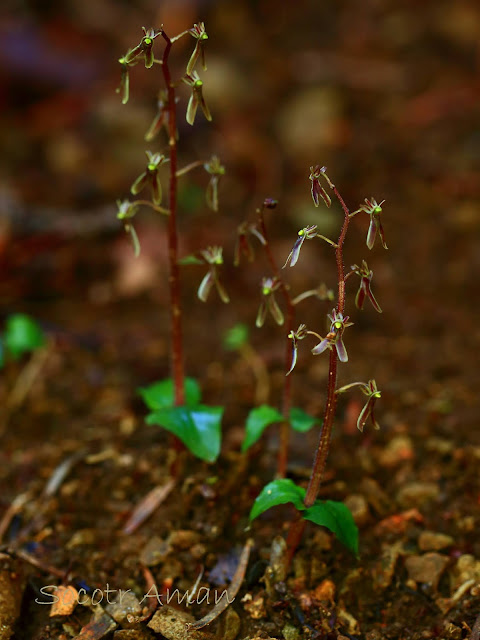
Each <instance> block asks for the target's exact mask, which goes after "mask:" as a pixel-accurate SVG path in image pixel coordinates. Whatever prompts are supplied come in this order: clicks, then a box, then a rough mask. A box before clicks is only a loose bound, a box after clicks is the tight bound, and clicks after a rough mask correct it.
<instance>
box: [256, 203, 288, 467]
mask: <svg viewBox="0 0 480 640" xmlns="http://www.w3.org/2000/svg"><path fill="white" fill-rule="evenodd" d="M264 212H265V207H262V208H261V209H260V212H259V213H260V233H261V234H262V236H263V237H264V238H265V253H266V255H267V259H268V262H269V263H270V267H271V269H272V272H273V275H274V276H275V277H276V278H277V280H278V282H279V283H280V290H281V292H282V295H283V297H284V299H285V307H286V315H285V336H286V337H285V371H286V372H287V371H288V370H289V369H290V364H291V360H292V343H291V340H290V338H289V335H290V332H291V331H293V324H294V322H295V306H294V304H293V300H292V297H291V296H290V292H289V290H288V287H287V285H286V284H285V282H284V280H283V278H282V272H281V269H279V268H278V265H277V263H276V261H275V258H274V256H273V253H272V250H271V248H270V243H269V242H268V235H267V228H266V225H265V217H264ZM282 395H283V397H282V415H283V418H284V420H283V422H282V424H281V425H280V445H279V448H278V459H277V477H278V478H284V477H285V475H286V473H287V461H288V444H289V439H290V438H289V436H290V409H291V406H292V377H291V376H284V382H283V394H282Z"/></svg>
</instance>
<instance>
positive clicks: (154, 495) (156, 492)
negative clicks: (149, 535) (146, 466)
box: [123, 478, 175, 535]
mask: <svg viewBox="0 0 480 640" xmlns="http://www.w3.org/2000/svg"><path fill="white" fill-rule="evenodd" d="M174 486H175V480H174V479H173V478H170V479H169V480H167V482H166V483H165V484H162V485H159V486H157V487H154V488H153V489H152V490H151V491H149V492H148V493H147V495H146V496H145V497H144V498H143V499H142V500H141V501H140V503H139V504H138V505H137V506H136V507H135V509H134V510H133V512H132V515H131V516H130V517H129V519H128V521H127V523H126V524H125V526H124V527H123V532H124V533H126V534H127V535H130V534H131V533H133V532H134V531H136V530H137V529H138V527H140V525H142V524H143V523H144V522H145V520H146V519H147V518H149V517H150V516H151V515H152V513H153V512H154V511H155V509H157V508H158V507H159V506H160V505H161V504H162V502H163V501H164V500H165V498H166V497H167V496H168V494H169V493H170V491H171V490H172V489H173V487H174Z"/></svg>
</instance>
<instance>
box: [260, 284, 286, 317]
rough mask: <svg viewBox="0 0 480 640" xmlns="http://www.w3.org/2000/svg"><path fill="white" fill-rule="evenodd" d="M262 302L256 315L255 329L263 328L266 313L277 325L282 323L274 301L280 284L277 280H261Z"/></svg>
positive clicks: (279, 311) (280, 314)
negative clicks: (268, 313)
mask: <svg viewBox="0 0 480 640" xmlns="http://www.w3.org/2000/svg"><path fill="white" fill-rule="evenodd" d="M261 286H262V302H261V303H260V307H259V309H258V313H257V319H256V321H255V324H256V326H257V327H263V324H264V322H265V318H266V316H267V312H270V315H271V316H272V318H273V319H274V320H275V322H276V323H277V324H278V325H282V324H283V322H284V318H283V313H282V311H281V309H280V307H279V306H278V303H277V301H276V299H275V291H277V290H278V289H279V288H280V286H281V282H280V280H278V278H262V285H261Z"/></svg>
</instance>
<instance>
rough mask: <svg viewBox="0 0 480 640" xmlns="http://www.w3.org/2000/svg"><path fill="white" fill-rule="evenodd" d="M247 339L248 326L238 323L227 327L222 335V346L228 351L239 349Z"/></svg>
mask: <svg viewBox="0 0 480 640" xmlns="http://www.w3.org/2000/svg"><path fill="white" fill-rule="evenodd" d="M247 341H248V327H247V325H246V324H242V323H238V324H236V325H234V326H233V327H232V328H231V329H229V330H228V331H227V332H226V333H225V335H224V336H223V346H224V347H225V349H229V350H230V351H236V350H237V349H240V347H242V346H243V345H244V344H245V343H246V342H247Z"/></svg>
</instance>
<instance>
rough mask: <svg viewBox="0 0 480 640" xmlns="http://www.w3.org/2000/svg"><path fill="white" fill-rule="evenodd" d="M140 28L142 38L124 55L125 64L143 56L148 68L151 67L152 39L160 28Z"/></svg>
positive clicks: (158, 33)
mask: <svg viewBox="0 0 480 640" xmlns="http://www.w3.org/2000/svg"><path fill="white" fill-rule="evenodd" d="M142 29H143V34H144V35H143V38H142V39H141V41H140V42H139V44H137V46H136V47H134V48H133V49H132V50H131V51H129V52H128V53H127V55H126V56H125V62H126V63H127V64H130V63H131V62H133V61H134V60H135V59H136V58H143V59H144V60H145V68H146V69H150V68H151V67H153V60H154V57H153V41H154V40H155V38H158V36H159V35H160V34H161V33H162V30H161V29H160V30H158V31H156V30H155V29H145V27H142Z"/></svg>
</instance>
